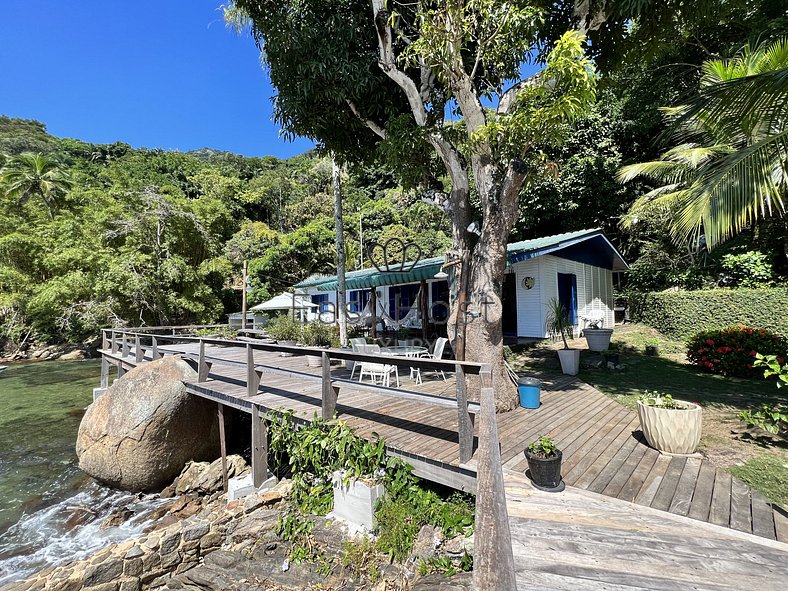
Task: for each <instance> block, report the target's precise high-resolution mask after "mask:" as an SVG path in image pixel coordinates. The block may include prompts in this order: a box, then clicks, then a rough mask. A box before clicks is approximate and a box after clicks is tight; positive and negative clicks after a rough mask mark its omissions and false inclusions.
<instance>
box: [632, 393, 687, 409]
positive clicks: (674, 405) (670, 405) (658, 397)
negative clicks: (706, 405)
mask: <svg viewBox="0 0 788 591" xmlns="http://www.w3.org/2000/svg"><path fill="white" fill-rule="evenodd" d="M638 400H640V401H641V402H642V403H643V404H646V405H648V406H653V407H655V408H664V409H666V410H687V409H688V407H687V406H685V405H684V404H682V403H680V402H677V401H676V400H673V395H672V394H665V393H664V392H658V391H657V390H644V391H643V394H641V395H640V396H638Z"/></svg>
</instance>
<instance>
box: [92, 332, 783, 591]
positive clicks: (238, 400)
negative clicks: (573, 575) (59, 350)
mask: <svg viewBox="0 0 788 591" xmlns="http://www.w3.org/2000/svg"><path fill="white" fill-rule="evenodd" d="M160 350H161V351H165V350H167V351H169V352H179V353H183V354H185V355H187V356H190V357H192V358H195V357H196V356H197V355H198V354H199V346H198V345H197V344H196V343H185V344H177V345H171V346H166V347H160ZM103 353H104V355H105V356H106V357H107V359H109V360H111V361H112V362H114V363H123V364H124V366H126V367H133V366H134V365H135V364H136V361H135V355H134V353H133V349H132V351H130V352H129V354H128V355H127V356H125V357H123V356H122V353H121V352H116V353H111V352H110V351H103ZM245 355H246V353H245V351H244V350H243V349H242V348H224V347H217V346H207V347H206V350H205V358H206V359H207V360H209V361H213V362H214V364H213V366H212V368H211V372H210V373H209V374H208V378H207V379H206V380H204V381H202V382H198V383H194V384H189V388H190V391H192V392H194V393H195V394H198V395H200V396H203V397H206V398H209V399H212V400H216V401H217V402H222V403H223V404H226V405H228V406H233V407H235V408H239V409H241V410H245V411H247V412H248V411H249V410H250V408H251V406H252V403H254V404H256V405H259V406H260V407H262V408H263V409H265V410H282V409H284V410H291V411H293V413H294V416H295V417H297V418H299V419H302V420H310V419H311V418H313V417H314V416H315V415H316V414H317V415H318V416H319V415H320V410H321V384H320V382H319V381H315V380H314V379H312V380H310V379H308V378H309V377H310V376H314V377H317V376H319V375H320V372H321V369H320V368H307V366H306V362H305V360H304V358H303V357H281V356H279V355H278V354H276V353H269V352H265V351H255V352H254V359H255V363H256V364H257V365H258V369H260V370H261V371H262V372H263V375H262V379H261V382H260V388H259V390H258V393H257V394H256V395H255V396H252V397H249V396H247V393H246V370H245V369H244V367H243V363H245ZM144 357H145V358H146V359H149V358H150V351H149V350H147V351H146V352H145V356H144ZM227 362H231V363H235V364H236V365H226V363H227ZM267 368H269V369H267ZM282 370H289V371H290V372H291V374H290V375H280V374H276V373H271V371H282ZM406 373H407V372H403V371H401V372H400V374H401V375H400V379H401V380H402V386H403V387H404V388H407V389H409V390H415V391H420V392H428V393H430V394H434V395H436V396H442V397H446V398H450V399H452V400H453V399H455V392H456V386H455V384H454V379H453V377H452V376H447V377H448V378H449V379H448V380H447V381H444V380H443V379H441V378H440V377H439V376H430V375H425V376H424V383H423V384H421V385H416V384H414V383H413V382H411V381H410V380H409V379H408V376H407V375H402V374H406ZM303 374H306V375H303ZM542 377H543V381H544V384H543V390H542V406H541V407H540V408H539V409H536V410H528V409H522V408H518V409H516V410H514V411H512V412H509V413H506V414H502V415H499V416H498V434H499V438H500V443H501V457H502V461H503V463H504V468H505V469H506V470H507V474H509V475H511V474H518V473H520V474H522V473H523V472H524V471H525V468H526V461H525V458H524V456H523V449H524V447H525V446H526V445H527V444H528V443H529V442H530V441H532V440H533V439H534V438H535V437H536V436H537V435H539V434H540V433H544V434H549V435H550V436H551V437H552V438H553V439H554V440H555V441H556V443H557V444H558V446H559V447H560V448H561V449H562V450H563V455H564V465H563V470H562V471H563V475H564V479H565V481H566V483H567V484H568V485H569V486H571V487H577V488H579V489H585V490H587V491H589V492H592V493H599V494H601V495H605V496H607V497H612V498H616V499H619V500H621V501H628V502H634V503H635V504H638V505H642V506H645V507H650V508H652V509H658V510H660V511H664V512H669V513H672V514H674V515H677V516H681V517H689V518H692V519H695V520H698V521H703V522H708V523H711V524H715V525H720V526H724V527H728V528H731V529H734V530H739V531H741V532H745V533H748V534H755V535H757V536H761V537H763V538H768V539H777V540H782V541H788V520H786V517H785V515H784V513H781V512H780V510H777V509H774V508H773V507H772V506H771V505H770V504H769V502H768V501H767V500H766V499H765V498H764V497H763V496H762V495H761V494H760V493H758V492H757V491H753V490H751V489H750V488H749V487H747V486H746V485H744V484H743V483H742V482H740V481H738V480H737V479H735V478H732V477H731V476H730V475H729V474H728V473H727V472H724V471H723V470H718V469H716V468H715V467H714V466H712V465H711V464H710V463H709V462H707V461H705V460H702V459H699V458H684V457H670V456H665V455H661V454H659V453H658V452H657V451H655V450H654V449H652V448H650V447H648V446H647V445H646V444H645V443H644V441H643V439H642V434H641V433H640V431H639V430H638V420H637V416H636V414H635V413H634V412H633V411H631V410H629V409H627V408H626V407H624V406H622V405H620V404H619V403H617V402H615V401H614V400H612V399H611V398H609V397H607V396H605V395H604V394H602V393H601V392H599V391H598V390H596V389H594V388H593V387H591V386H589V385H587V384H585V383H583V382H581V381H579V380H577V379H575V378H571V377H566V376H560V377H557V378H555V379H548V378H545V377H544V376H542ZM331 378H332V379H334V380H342V379H347V378H349V372H348V371H347V370H346V369H344V368H342V367H339V366H336V367H334V366H332V369H331ZM336 413H337V416H338V418H340V419H341V420H343V421H345V422H346V423H347V424H348V425H350V426H351V427H353V428H354V429H355V430H356V432H357V433H358V434H359V435H360V436H363V437H367V438H371V437H374V436H375V434H377V435H379V436H380V437H381V438H383V439H384V440H385V442H386V445H387V451H388V452H389V453H390V454H391V455H395V456H398V457H402V458H403V459H405V460H407V461H408V462H409V463H411V464H412V465H413V466H414V471H415V473H416V474H417V475H419V476H422V477H424V478H428V479H430V480H433V481H436V482H440V483H442V484H446V485H448V486H452V487H454V488H457V489H462V490H466V491H473V490H475V474H476V470H475V457H474V458H473V459H472V460H471V461H470V462H468V463H466V464H461V463H460V461H459V455H460V454H459V444H458V414H457V410H456V408H455V409H449V408H446V409H444V408H439V407H436V406H435V405H427V404H419V403H414V402H412V401H408V400H403V399H395V398H392V397H390V396H386V395H385V394H380V393H376V392H371V391H369V390H362V389H358V388H356V387H354V385H353V384H351V383H342V387H341V389H340V392H339V398H338V401H337V407H336ZM611 588H612V587H611Z"/></svg>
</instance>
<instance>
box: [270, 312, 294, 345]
mask: <svg viewBox="0 0 788 591" xmlns="http://www.w3.org/2000/svg"><path fill="white" fill-rule="evenodd" d="M265 330H266V332H267V333H268V335H269V336H270V337H271V338H272V339H275V340H277V341H299V340H301V338H302V336H303V328H302V327H301V324H300V323H299V322H296V321H295V320H293V319H292V318H290V316H288V315H285V316H279V317H277V318H274V319H272V320H271V322H269V323H268V326H266V327H265Z"/></svg>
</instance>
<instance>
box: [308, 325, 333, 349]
mask: <svg viewBox="0 0 788 591" xmlns="http://www.w3.org/2000/svg"><path fill="white" fill-rule="evenodd" d="M304 344H305V345H307V346H308V347H338V346H339V337H338V336H337V333H336V331H335V330H334V326H333V325H332V324H326V323H324V322H320V321H319V320H315V321H313V322H310V323H309V324H307V325H306V326H305V327H304Z"/></svg>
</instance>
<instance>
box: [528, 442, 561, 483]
mask: <svg viewBox="0 0 788 591" xmlns="http://www.w3.org/2000/svg"><path fill="white" fill-rule="evenodd" d="M524 453H525V458H526V459H527V460H528V472H529V473H530V476H531V480H533V482H534V484H535V485H536V486H537V487H539V488H546V489H555V488H557V487H558V486H560V484H561V459H562V457H563V454H562V453H561V452H560V451H557V452H556V455H554V456H552V457H549V458H543V457H540V456H537V455H534V454H533V453H531V452H530V451H528V450H527V449H526V450H525V452H524Z"/></svg>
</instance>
